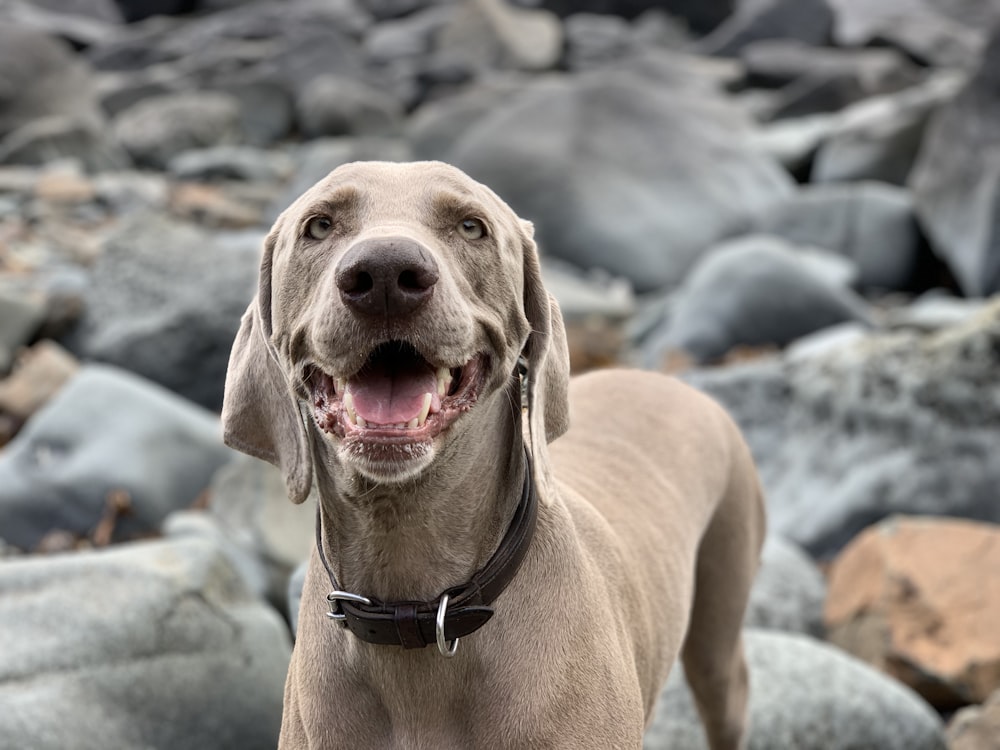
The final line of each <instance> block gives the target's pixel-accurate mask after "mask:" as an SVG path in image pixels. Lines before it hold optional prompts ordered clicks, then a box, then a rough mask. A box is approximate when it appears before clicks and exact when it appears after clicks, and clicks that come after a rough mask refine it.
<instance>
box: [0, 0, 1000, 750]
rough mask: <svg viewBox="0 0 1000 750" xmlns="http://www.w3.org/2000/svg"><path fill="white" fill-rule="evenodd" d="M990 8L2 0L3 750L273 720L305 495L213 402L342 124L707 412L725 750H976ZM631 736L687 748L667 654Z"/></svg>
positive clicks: (627, 357) (983, 705)
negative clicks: (759, 511) (531, 228)
mask: <svg viewBox="0 0 1000 750" xmlns="http://www.w3.org/2000/svg"><path fill="white" fill-rule="evenodd" d="M998 22H1000V0H980V1H979V2H975V3H970V2H968V1H967V0H966V1H964V2H963V0H892V2H883V3H863V2H858V1H857V0H703V1H702V2H691V0H659V2H657V1H655V0H580V1H579V2H567V1H566V0H521V2H520V3H519V4H518V5H511V4H507V3H506V2H503V1H502V0H285V1H284V2H277V1H275V2H260V3H252V2H239V0H153V1H140V0H117V1H114V0H38V1H37V2H35V1H32V0H0V642H2V643H3V644H4V646H3V649H2V650H0V748H3V749H4V750H6V749H7V748H10V749H11V750H14V749H17V750H22V749H23V748H25V747H32V748H43V749H44V748H68V747H72V748H74V749H79V750H87V749H88V748H107V747H114V748H123V749H129V748H136V749H138V748H164V749H166V748H171V749H173V748H178V747H212V748H234V749H235V748H240V749H241V750H245V749H247V748H257V747H260V748H269V747H273V746H274V743H275V738H276V735H277V728H278V723H279V720H280V711H281V694H282V684H283V680H284V671H285V668H286V665H287V660H288V656H289V652H290V648H291V632H292V631H291V630H290V628H289V626H288V620H289V619H293V618H290V617H289V613H294V611H295V606H294V603H293V604H292V605H291V606H289V589H291V593H290V596H291V601H292V602H294V601H295V600H296V597H297V596H298V593H297V585H298V584H297V583H296V581H297V580H298V578H297V577H296V576H293V575H292V574H293V571H294V570H295V569H296V567H297V566H298V565H299V563H300V562H301V561H302V560H303V559H304V557H305V555H306V554H307V551H308V549H309V544H310V539H311V534H312V515H311V514H310V513H309V512H308V510H303V509H301V508H295V507H293V506H291V504H289V503H288V502H287V501H286V500H285V493H284V488H283V486H282V483H281V480H280V478H278V477H276V476H275V474H274V472H273V471H272V470H271V469H270V467H268V466H265V465H263V464H261V463H259V462H256V461H254V460H252V459H249V458H246V457H244V456H240V455H237V454H235V453H233V452H232V451H230V450H229V449H227V448H225V447H224V446H223V445H222V444H221V440H220V431H219V425H218V416H217V409H218V407H219V405H220V403H221V393H222V384H223V380H224V372H225V367H226V362H227V358H228V353H229V347H230V344H231V342H232V338H233V335H234V333H235V331H236V328H237V325H238V319H239V316H240V315H241V313H242V311H243V310H244V308H245V306H246V304H247V301H248V300H249V299H250V297H251V295H252V292H253V288H254V284H255V278H256V273H257V263H258V260H259V253H260V241H261V238H262V237H263V234H264V232H265V231H266V229H267V227H268V225H269V223H270V221H271V220H272V219H273V218H274V217H275V216H276V214H277V212H278V211H280V209H281V208H282V207H284V206H285V205H286V204H287V203H288V202H289V200H290V199H291V198H292V197H294V196H295V195H297V194H298V193H299V192H300V191H301V190H302V189H304V188H305V187H306V186H308V185H310V184H311V183H312V182H314V181H315V180H317V179H318V178H319V177H321V176H323V175H325V174H326V173H327V172H328V171H329V170H330V169H332V168H333V167H335V166H337V165H338V164H340V163H343V162H345V161H350V160H355V159H372V158H378V159H391V160H410V159H425V158H436V159H443V160H445V161H449V162H452V163H454V164H456V165H458V166H460V167H461V168H463V169H465V170H466V171H468V172H469V173H470V174H472V175H473V176H474V177H476V178H478V179H480V180H481V181H483V182H485V183H487V184H489V185H491V186H492V187H494V188H495V189H496V190H497V191H498V192H499V193H500V194H501V195H502V196H503V197H504V198H505V199H507V200H508V201H509V202H510V203H511V204H512V205H513V206H514V207H515V209H516V210H518V211H519V212H520V213H521V214H522V215H524V216H525V217H527V218H530V219H532V220H533V221H534V222H535V225H536V229H537V236H538V238H539V241H540V244H541V247H542V250H543V252H544V253H545V265H546V269H545V271H546V278H547V283H548V284H549V286H550V288H551V289H552V290H553V291H554V292H555V294H556V295H557V297H558V298H559V299H560V302H561V304H562V306H563V310H564V312H565V315H566V318H567V323H568V326H569V334H570V341H571V347H572V353H573V361H574V366H575V367H576V369H577V370H581V369H585V368H589V367H596V366H602V365H606V364H611V363H626V364H634V365H638V366H642V367H647V368H651V369H659V370H664V371H670V372H675V373H679V374H680V375H681V376H682V377H684V378H686V379H688V380H689V381H690V382H692V383H694V384H696V385H698V386H699V387H701V388H703V389H705V390H707V391H708V392H709V393H711V394H713V395H714V396H715V397H716V398H718V399H719V400H720V401H721V402H722V403H724V404H725V405H726V406H727V407H728V408H729V409H730V411H731V412H732V413H733V415H734V416H735V417H736V419H737V420H738V421H739V423H740V424H741V426H742V427H743V429H744V430H745V432H746V434H747V437H748V440H749V441H750V444H751V447H752V449H753V451H754V454H755V456H756V458H757V460H758V463H759V465H760V470H761V475H762V477H763V480H764V484H765V486H766V489H767V493H768V499H769V506H770V524H771V537H770V539H769V541H768V545H767V548H766V550H765V555H764V563H763V568H762V571H761V574H760V577H759V580H758V583H757V586H756V589H755V591H754V596H753V601H752V603H751V607H750V611H749V613H748V616H747V628H748V637H747V645H748V652H749V661H750V666H751V673H752V681H753V698H752V703H751V712H752V716H753V732H752V735H751V738H750V747H751V748H753V749H754V750H757V749H758V748H759V749H760V750H764V749H767V750H777V749H779V748H789V749H791V748H795V749H797V750H812V749H815V750H830V749H836V748H844V749H845V750H846V749H847V748H878V749H879V750H892V748H900V750H913V749H915V748H946V747H947V748H950V749H951V750H997V748H1000V692H998V691H1000V630H998V628H997V622H998V621H1000V494H998V490H997V487H1000V462H997V460H996V458H995V456H996V454H997V451H998V449H1000V381H998V379H997V377H996V373H997V372H998V371H1000V298H997V295H998V293H1000V219H998V216H1000V199H998V198H997V194H998V193H997V185H998V184H1000V93H998V92H1000V87H998V81H1000V31H993V29H997V28H1000V27H998V26H997V23H998ZM290 577H291V581H292V583H291V586H289V578H290ZM646 747H647V748H649V750H656V749H659V748H667V747H669V748H674V749H677V748H682V749H683V748H702V747H704V740H703V739H702V737H701V735H700V729H699V728H698V724H697V720H696V717H695V713H694V709H693V707H692V704H691V701H690V697H689V696H688V695H687V693H686V688H685V686H684V681H683V674H682V672H681V670H680V669H678V670H677V671H676V673H675V674H674V676H673V677H672V678H671V681H670V683H669V684H668V686H667V687H666V689H665V691H664V696H663V699H662V700H661V704H660V706H659V710H658V713H657V717H656V719H655V721H654V723H653V725H652V726H651V727H650V729H649V732H648V735H647V742H646Z"/></svg>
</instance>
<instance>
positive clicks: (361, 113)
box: [296, 75, 403, 139]
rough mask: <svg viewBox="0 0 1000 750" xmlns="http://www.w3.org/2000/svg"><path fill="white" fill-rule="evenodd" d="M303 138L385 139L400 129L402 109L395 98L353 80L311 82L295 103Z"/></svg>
mask: <svg viewBox="0 0 1000 750" xmlns="http://www.w3.org/2000/svg"><path fill="white" fill-rule="evenodd" d="M296 110H297V113H298V122H299V128H300V129H301V131H302V135H303V137H305V138H309V139H312V138H319V137H322V136H338V135H359V136H360V135H365V136H384V135H392V134H394V133H396V132H398V131H399V130H400V128H401V126H402V120H403V105H402V102H400V101H399V100H397V99H396V98H395V97H394V96H392V95H391V94H389V93H386V92H385V91H382V90H379V89H377V88H375V87H374V86H369V85H367V84H365V83H362V82H360V81H357V80H354V79H352V78H341V77H339V76H332V75H324V76H319V77H318V78H314V79H313V81H312V82H311V83H310V84H309V86H308V88H306V89H305V90H303V91H302V93H301V94H300V95H299V98H298V101H297V102H296Z"/></svg>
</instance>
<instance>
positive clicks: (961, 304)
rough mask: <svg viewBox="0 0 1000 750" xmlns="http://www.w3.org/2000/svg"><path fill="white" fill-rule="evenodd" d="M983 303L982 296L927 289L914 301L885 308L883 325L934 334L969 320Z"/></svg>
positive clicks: (981, 308) (984, 305) (981, 309)
mask: <svg viewBox="0 0 1000 750" xmlns="http://www.w3.org/2000/svg"><path fill="white" fill-rule="evenodd" d="M986 305H987V303H986V302H985V301H984V300H982V299H966V298H959V297H953V296H951V295H950V294H947V293H945V292H942V291H940V290H937V291H931V292H928V293H927V294H925V295H923V296H921V297H919V298H918V299H916V300H914V301H913V304H910V305H904V306H902V307H896V308H892V309H889V310H887V311H886V312H885V315H884V320H885V326H886V327H887V328H890V329H911V330H915V331H920V332H922V333H935V332H936V331H940V330H941V329H943V328H948V327H949V326H955V325H960V324H962V323H966V322H968V321H970V320H972V318H973V317H975V316H976V315H979V314H980V313H981V312H982V311H983V310H984V309H985V307H986Z"/></svg>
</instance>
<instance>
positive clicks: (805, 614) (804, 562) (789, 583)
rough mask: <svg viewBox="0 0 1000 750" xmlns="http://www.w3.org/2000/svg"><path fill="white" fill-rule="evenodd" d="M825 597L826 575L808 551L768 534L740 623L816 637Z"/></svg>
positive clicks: (818, 631) (821, 619) (820, 623)
mask: <svg viewBox="0 0 1000 750" xmlns="http://www.w3.org/2000/svg"><path fill="white" fill-rule="evenodd" d="M825 600H826V579H825V578H824V577H823V574H822V573H821V572H820V570H819V568H818V567H816V564H815V563H814V562H813V561H812V559H811V558H810V557H809V555H807V554H806V553H805V552H803V551H802V549H801V548H800V547H799V546H798V545H796V544H793V543H792V542H789V541H788V540H787V539H783V538H781V537H780V536H777V535H776V534H770V535H769V536H768V537H767V541H766V543H765V544H764V550H763V552H762V553H761V561H760V569H759V570H758V571H757V577H756V578H755V579H754V584H753V589H752V590H751V591H750V601H749V603H748V604H747V612H746V617H745V618H744V621H743V622H744V626H745V627H748V628H759V629H763V630H782V631H785V632H790V633H805V634H807V635H813V636H816V637H819V636H821V635H822V632H823V602H824V601H825Z"/></svg>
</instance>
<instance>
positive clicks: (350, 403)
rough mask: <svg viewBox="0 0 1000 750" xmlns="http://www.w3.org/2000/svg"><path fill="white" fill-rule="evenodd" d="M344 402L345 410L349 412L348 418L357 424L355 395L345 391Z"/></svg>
mask: <svg viewBox="0 0 1000 750" xmlns="http://www.w3.org/2000/svg"><path fill="white" fill-rule="evenodd" d="M343 402H344V410H345V411H346V412H347V418H348V419H350V420H351V422H353V423H355V424H357V422H358V415H357V413H356V412H355V411H354V396H352V395H351V394H350V393H349V392H345V393H344V399H343Z"/></svg>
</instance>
